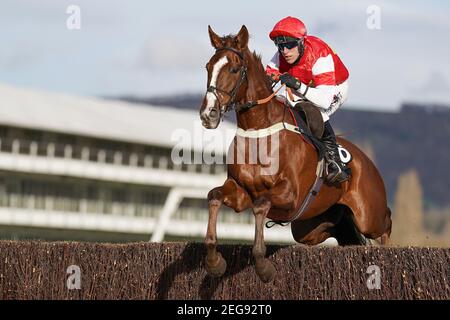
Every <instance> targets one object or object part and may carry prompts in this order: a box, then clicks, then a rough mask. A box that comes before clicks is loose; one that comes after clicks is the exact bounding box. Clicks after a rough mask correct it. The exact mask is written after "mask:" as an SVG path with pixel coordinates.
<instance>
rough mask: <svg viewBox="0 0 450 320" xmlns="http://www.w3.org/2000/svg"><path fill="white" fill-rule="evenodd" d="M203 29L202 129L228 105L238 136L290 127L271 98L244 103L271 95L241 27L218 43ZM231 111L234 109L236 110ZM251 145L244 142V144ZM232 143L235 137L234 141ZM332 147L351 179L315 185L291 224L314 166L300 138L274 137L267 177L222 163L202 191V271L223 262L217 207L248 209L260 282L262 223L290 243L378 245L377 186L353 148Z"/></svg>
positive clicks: (264, 267)
mask: <svg viewBox="0 0 450 320" xmlns="http://www.w3.org/2000/svg"><path fill="white" fill-rule="evenodd" d="M208 29H209V37H210V40H211V44H212V46H213V47H214V48H215V49H216V52H215V54H214V55H213V56H212V57H211V59H210V60H209V62H208V63H207V66H206V68H207V71H208V89H207V93H206V95H205V97H204V99H203V102H202V106H201V109H200V117H201V120H202V124H203V126H204V127H205V128H208V129H215V128H217V126H218V125H219V123H220V121H221V119H222V117H223V114H224V113H225V112H226V111H228V109H231V108H230V107H235V109H236V116H237V125H238V128H240V129H239V130H245V131H249V130H260V129H264V128H268V127H270V126H272V125H274V124H276V123H280V122H285V123H289V124H292V125H293V124H295V120H294V118H293V116H292V114H291V113H290V112H286V107H285V106H284V105H283V104H282V103H281V102H279V101H278V100H277V99H275V98H272V99H270V100H269V101H267V102H266V103H261V104H259V105H256V106H254V105H249V104H248V102H249V101H255V100H258V99H263V98H266V97H269V96H271V94H272V93H273V91H272V87H271V84H270V82H269V80H268V78H267V76H266V74H265V71H264V67H263V65H262V63H261V58H260V57H259V56H257V55H256V54H255V53H251V52H250V50H249V49H248V39H249V34H248V30H247V28H246V27H245V26H242V28H241V30H240V31H239V33H238V34H237V35H236V36H232V35H229V36H225V37H220V36H218V35H217V34H216V33H214V31H213V30H212V29H211V27H209V28H208ZM238 105H239V106H241V107H240V108H236V106H238ZM245 106H246V107H245ZM251 139H252V137H247V138H244V140H245V141H246V142H245V143H249V140H251ZM236 140H237V137H235V140H234V142H236ZM338 142H339V144H341V145H342V146H344V147H345V148H346V149H347V150H348V151H350V153H351V154H352V157H353V159H352V161H351V162H350V163H349V164H348V165H349V166H350V168H351V172H352V177H351V179H350V180H349V181H345V182H344V183H342V184H340V185H329V184H326V183H325V184H323V186H322V188H321V189H320V192H319V193H318V194H317V196H316V198H315V199H314V200H313V201H312V203H311V204H310V205H309V207H308V208H307V209H306V210H305V211H304V213H303V214H302V215H301V216H300V217H299V218H298V219H295V220H294V221H291V220H293V218H294V217H296V214H297V212H298V210H299V208H300V206H301V205H302V203H303V201H304V199H305V197H306V196H307V195H308V194H309V192H310V187H311V185H313V183H314V181H315V179H316V167H317V163H318V155H317V152H316V150H315V149H314V148H312V147H311V145H310V144H308V143H307V142H305V140H304V139H302V138H301V135H299V134H297V133H295V132H292V131H290V130H281V131H279V146H280V147H279V150H278V157H279V158H278V163H279V166H278V170H277V171H276V172H273V173H271V174H264V173H263V172H262V171H263V169H264V166H263V165H262V164H261V163H260V162H257V163H231V164H228V168H227V169H228V177H227V179H226V181H225V182H224V184H223V185H222V186H220V187H217V188H214V189H212V190H211V191H210V192H209V193H208V205H209V220H208V228H207V234H206V239H205V244H206V248H207V257H206V259H205V267H206V269H207V271H208V273H209V274H211V275H213V276H221V275H222V274H223V273H224V272H225V269H226V262H225V260H224V259H223V257H222V256H221V254H220V253H219V252H218V251H217V236H216V223H217V214H218V212H219V209H220V207H221V206H222V204H224V205H226V206H227V207H230V208H232V209H234V210H235V211H236V212H242V211H244V210H246V209H249V208H251V209H252V210H253V214H254V216H255V239H254V245H253V251H252V253H253V256H254V258H255V270H256V273H257V274H258V276H259V277H260V279H261V280H262V281H264V282H269V281H271V280H272V279H273V278H274V275H275V267H274V265H273V264H272V263H271V262H270V261H269V260H268V259H267V258H266V257H265V255H266V246H265V244H264V222H265V219H266V218H268V219H273V220H275V221H288V222H291V232H292V235H293V238H294V239H295V240H296V241H297V242H299V243H303V244H308V245H315V244H319V243H321V242H323V241H324V240H326V239H327V238H329V237H332V236H333V237H336V239H337V240H338V242H339V243H340V244H341V245H342V244H344V245H345V244H364V242H363V241H362V239H363V238H364V237H367V238H370V239H376V238H379V237H381V243H382V244H386V242H387V240H388V239H389V235H390V232H391V218H390V215H391V212H390V210H389V208H388V207H387V202H386V191H385V187H384V183H383V180H382V178H381V176H380V174H379V172H378V170H377V169H376V167H375V165H374V164H373V163H372V161H371V160H370V159H369V158H368V157H367V156H366V155H365V154H364V153H363V152H362V151H361V150H360V149H358V148H357V147H356V146H355V145H354V144H352V143H351V142H349V141H347V140H345V139H342V138H338ZM231 149H233V150H231ZM230 150H231V151H234V154H236V153H237V152H238V150H237V143H233V144H232V146H231V148H230ZM245 150H247V149H245ZM233 162H234V161H233ZM227 163H228V161H227ZM355 234H356V236H355ZM361 234H362V235H364V237H361Z"/></svg>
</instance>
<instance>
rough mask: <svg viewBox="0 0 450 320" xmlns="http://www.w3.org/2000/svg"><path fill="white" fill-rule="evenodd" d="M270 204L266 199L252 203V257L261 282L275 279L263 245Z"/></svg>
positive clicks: (273, 269) (273, 268)
mask: <svg viewBox="0 0 450 320" xmlns="http://www.w3.org/2000/svg"><path fill="white" fill-rule="evenodd" d="M270 207H271V203H270V201H269V200H267V199H266V198H259V199H257V200H256V201H255V202H254V203H253V214H254V215H255V242H254V244H253V257H254V258H255V270H256V273H257V274H258V276H259V278H260V279H261V281H263V282H266V283H267V282H270V281H272V280H273V278H274V277H275V267H274V266H273V264H272V262H270V261H269V260H267V259H266V257H265V256H266V245H265V244H264V219H265V218H266V217H267V214H268V213H269V210H270Z"/></svg>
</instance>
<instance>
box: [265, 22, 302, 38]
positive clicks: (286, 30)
mask: <svg viewBox="0 0 450 320" xmlns="http://www.w3.org/2000/svg"><path fill="white" fill-rule="evenodd" d="M278 36H285V37H292V38H298V39H300V38H303V37H304V36H306V26H305V24H304V23H303V22H302V21H300V20H299V19H297V18H294V17H286V18H284V19H281V20H280V21H278V22H277V24H276V25H275V26H274V27H273V30H272V31H271V32H270V34H269V37H270V39H272V40H274V39H275V38H276V37H278Z"/></svg>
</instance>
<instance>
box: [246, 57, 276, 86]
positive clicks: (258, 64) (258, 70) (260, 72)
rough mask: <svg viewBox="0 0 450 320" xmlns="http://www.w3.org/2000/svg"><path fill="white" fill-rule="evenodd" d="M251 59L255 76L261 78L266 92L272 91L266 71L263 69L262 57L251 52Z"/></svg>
mask: <svg viewBox="0 0 450 320" xmlns="http://www.w3.org/2000/svg"><path fill="white" fill-rule="evenodd" d="M251 57H252V60H253V61H252V63H253V67H254V72H255V75H256V76H259V77H262V78H263V80H264V84H265V85H266V87H267V90H270V91H272V84H271V83H270V80H269V77H267V75H266V70H265V69H264V65H263V63H262V56H261V55H260V54H257V53H256V51H253V53H251Z"/></svg>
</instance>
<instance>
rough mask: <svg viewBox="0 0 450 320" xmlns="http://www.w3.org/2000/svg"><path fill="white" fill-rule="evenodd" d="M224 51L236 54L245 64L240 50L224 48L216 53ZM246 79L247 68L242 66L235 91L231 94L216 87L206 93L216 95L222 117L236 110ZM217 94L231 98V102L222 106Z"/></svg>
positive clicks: (211, 87) (210, 88)
mask: <svg viewBox="0 0 450 320" xmlns="http://www.w3.org/2000/svg"><path fill="white" fill-rule="evenodd" d="M223 50H227V51H231V52H233V53H235V54H236V55H237V56H238V57H239V58H240V59H241V61H242V62H244V56H243V54H242V53H241V52H239V51H238V50H236V49H234V48H230V47H223V48H219V49H217V50H216V53H217V52H219V51H223ZM245 79H247V67H246V66H245V65H242V66H241V68H240V76H239V79H238V81H237V82H236V85H235V86H234V88H233V90H231V92H228V91H226V90H223V89H220V88H217V87H215V86H209V87H208V89H207V90H206V92H211V93H212V94H214V95H215V96H216V98H217V101H219V110H220V116H222V113H226V112H228V111H229V110H232V109H235V108H236V101H235V100H236V95H237V93H238V91H239V88H240V87H241V85H242V83H244V81H245ZM217 93H223V94H226V95H227V96H229V97H230V102H229V103H228V104H226V105H222V103H221V102H220V98H219V95H218V94H217Z"/></svg>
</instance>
